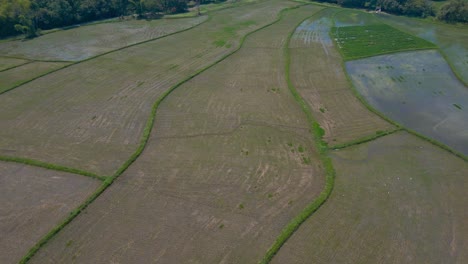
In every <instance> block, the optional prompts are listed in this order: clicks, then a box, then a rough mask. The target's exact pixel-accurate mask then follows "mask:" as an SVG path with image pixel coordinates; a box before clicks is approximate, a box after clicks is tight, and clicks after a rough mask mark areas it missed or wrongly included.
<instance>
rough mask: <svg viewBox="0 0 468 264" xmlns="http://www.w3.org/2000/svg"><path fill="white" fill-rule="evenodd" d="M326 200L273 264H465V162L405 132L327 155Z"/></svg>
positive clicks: (467, 171) (467, 225)
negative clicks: (330, 185)
mask: <svg viewBox="0 0 468 264" xmlns="http://www.w3.org/2000/svg"><path fill="white" fill-rule="evenodd" d="M332 158H333V164H334V166H335V169H336V171H337V176H336V183H335V189H334V190H333V193H332V195H331V197H330V199H329V200H328V201H327V202H326V203H325V205H324V206H323V207H322V208H321V209H319V210H318V211H317V212H316V213H315V214H314V215H313V216H312V217H311V218H309V219H308V220H307V221H306V222H305V223H304V224H303V225H302V226H301V227H300V228H299V230H297V231H296V233H295V234H294V235H293V236H292V237H291V239H290V240H289V241H288V242H286V244H285V246H284V247H283V248H282V249H281V250H280V251H279V253H278V255H277V256H276V257H275V258H274V259H273V261H272V263H274V264H276V263H278V264H279V263H291V264H293V263H467V262H468V254H467V252H468V243H467V241H466V239H467V237H468V211H467V210H466V205H467V204H468V196H466V190H467V188H468V178H467V177H466V176H467V175H468V163H467V162H465V161H463V160H461V159H459V158H457V157H455V156H454V155H451V154H450V153H448V152H446V151H444V150H441V149H440V148H437V147H435V146H434V145H431V144H430V143H427V142H425V141H423V140H421V139H418V138H416V137H414V136H412V135H409V134H407V133H402V132H401V133H397V134H393V135H390V136H386V137H383V138H380V139H377V140H375V141H373V142H370V143H366V144H362V145H358V146H353V147H350V148H348V149H344V150H339V151H334V152H333V153H332Z"/></svg>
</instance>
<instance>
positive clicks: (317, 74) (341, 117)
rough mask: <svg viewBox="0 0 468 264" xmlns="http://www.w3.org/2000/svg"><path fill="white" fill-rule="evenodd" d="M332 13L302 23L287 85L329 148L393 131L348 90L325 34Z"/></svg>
mask: <svg viewBox="0 0 468 264" xmlns="http://www.w3.org/2000/svg"><path fill="white" fill-rule="evenodd" d="M335 12H337V9H326V10H324V11H322V12H321V13H319V14H317V15H316V16H314V17H313V18H311V19H308V20H306V21H304V22H303V23H302V24H301V25H300V26H299V27H298V28H297V29H296V31H295V33H294V35H293V36H292V39H291V43H290V53H291V70H290V73H291V81H292V83H293V85H294V87H296V89H297V90H298V92H299V93H300V94H301V95H302V97H303V98H304V99H305V100H306V102H307V103H308V104H309V105H310V106H311V110H312V111H313V113H314V117H315V118H316V119H317V121H318V122H319V123H320V125H321V126H322V127H323V128H324V129H325V137H324V138H325V140H326V141H327V142H328V143H329V144H332V145H334V144H340V143H344V142H348V141H351V140H355V139H358V138H361V137H365V136H369V135H373V134H375V133H376V132H377V131H384V130H390V129H393V126H392V125H391V124H389V123H387V122H386V121H384V120H382V119H381V118H379V117H378V116H376V115H375V114H373V113H371V112H370V111H368V110H367V109H366V108H365V107H363V106H362V104H361V103H360V102H359V100H357V99H356V97H355V95H354V94H353V92H352V90H351V87H350V84H349V82H348V80H347V79H346V75H345V73H344V71H343V68H342V65H341V61H342V59H341V57H340V54H339V53H338V52H337V51H336V49H335V48H334V47H333V42H332V40H331V39H330V37H329V34H328V33H329V31H330V28H331V26H332V20H331V16H332V14H333V13H335ZM351 120H352V121H351Z"/></svg>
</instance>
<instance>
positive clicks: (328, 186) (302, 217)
mask: <svg viewBox="0 0 468 264" xmlns="http://www.w3.org/2000/svg"><path fill="white" fill-rule="evenodd" d="M327 9H328V8H324V9H322V10H320V11H318V12H316V13H314V14H313V15H312V16H309V17H307V18H306V19H304V20H302V21H301V22H299V24H297V26H296V27H295V28H294V30H292V31H291V32H290V33H289V35H288V37H287V39H286V44H285V45H284V48H283V49H284V55H285V57H286V61H285V74H286V82H287V85H288V88H289V91H290V92H291V94H292V95H293V97H294V99H295V100H296V102H297V103H298V104H299V106H300V107H301V109H302V110H303V112H304V113H305V115H306V117H307V121H308V123H309V126H310V132H311V134H312V137H313V139H314V142H315V145H316V149H317V151H318V153H319V156H320V161H321V162H322V165H323V167H324V172H325V186H324V189H323V190H322V192H320V194H319V195H318V197H317V198H316V199H315V200H313V201H312V202H311V203H310V204H309V205H307V206H306V208H304V210H302V211H301V212H300V213H299V215H297V216H296V217H294V218H293V219H292V220H291V221H290V222H289V223H288V224H287V225H286V227H285V228H283V230H282V231H281V233H280V235H279V236H278V237H277V238H276V241H275V242H274V243H273V245H272V246H271V247H270V248H269V249H268V251H267V252H266V254H265V256H264V257H263V259H262V260H261V261H260V262H259V263H260V264H268V263H270V261H271V260H272V259H273V257H274V256H275V255H276V253H278V251H279V250H280V248H281V247H282V246H283V245H284V243H286V241H287V240H288V239H289V238H290V237H291V236H292V235H293V234H294V232H295V231H296V230H297V229H298V228H299V227H300V226H301V224H302V223H304V222H305V221H306V220H307V219H308V218H309V217H310V216H311V215H312V214H313V213H314V212H316V211H317V210H318V209H319V208H320V207H321V206H322V205H323V204H324V203H325V201H326V200H327V199H328V197H329V196H330V194H331V192H332V190H333V187H334V184H335V169H334V167H333V164H332V160H331V158H330V157H329V156H328V150H329V148H328V144H327V142H325V141H324V140H323V136H324V133H325V131H324V130H323V129H322V128H321V127H320V124H319V123H318V122H317V121H316V120H315V119H314V117H313V114H312V111H311V110H310V106H309V105H308V104H307V103H306V102H305V100H304V99H303V98H302V96H301V95H300V94H299V92H298V91H297V90H296V88H295V87H294V85H293V83H292V81H291V76H290V65H291V54H290V48H289V44H290V41H291V38H292V36H293V34H294V32H295V31H296V29H297V28H298V27H299V26H300V25H301V24H302V23H303V22H304V21H306V20H308V19H310V18H311V17H314V16H316V15H318V14H320V13H321V12H323V11H325V10H327Z"/></svg>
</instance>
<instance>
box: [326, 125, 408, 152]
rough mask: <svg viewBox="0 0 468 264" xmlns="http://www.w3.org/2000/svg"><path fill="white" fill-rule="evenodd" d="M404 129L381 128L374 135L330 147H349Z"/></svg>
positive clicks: (335, 148)
mask: <svg viewBox="0 0 468 264" xmlns="http://www.w3.org/2000/svg"><path fill="white" fill-rule="evenodd" d="M402 130H403V128H397V129H393V130H388V131H380V130H379V131H377V132H375V134H374V135H369V136H366V137H362V138H358V139H356V140H353V141H350V142H346V143H343V144H337V145H333V146H331V147H330V149H333V150H337V149H344V148H347V147H351V146H355V145H359V144H363V143H366V142H369V141H373V140H376V139H378V138H380V137H384V136H387V135H391V134H393V133H396V132H398V131H402Z"/></svg>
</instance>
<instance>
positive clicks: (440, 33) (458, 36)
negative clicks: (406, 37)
mask: <svg viewBox="0 0 468 264" xmlns="http://www.w3.org/2000/svg"><path fill="white" fill-rule="evenodd" d="M378 18H379V19H380V20H382V21H383V22H385V23H388V24H389V25H392V26H394V27H396V28H398V29H400V30H404V31H405V32H408V33H411V34H414V35H416V36H418V37H420V38H423V39H426V40H428V41H430V42H432V43H435V44H436V45H437V46H438V47H439V49H440V50H441V51H442V54H443V55H444V57H445V58H446V60H447V62H448V63H449V64H450V66H451V68H452V69H453V70H454V71H455V73H456V75H457V77H458V78H460V79H461V80H462V81H463V82H464V83H465V85H467V84H468V31H467V30H466V26H463V25H461V26H454V25H448V24H442V23H440V24H439V23H431V22H428V21H424V20H420V19H413V18H409V17H401V16H392V15H384V14H382V15H379V16H378Z"/></svg>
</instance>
